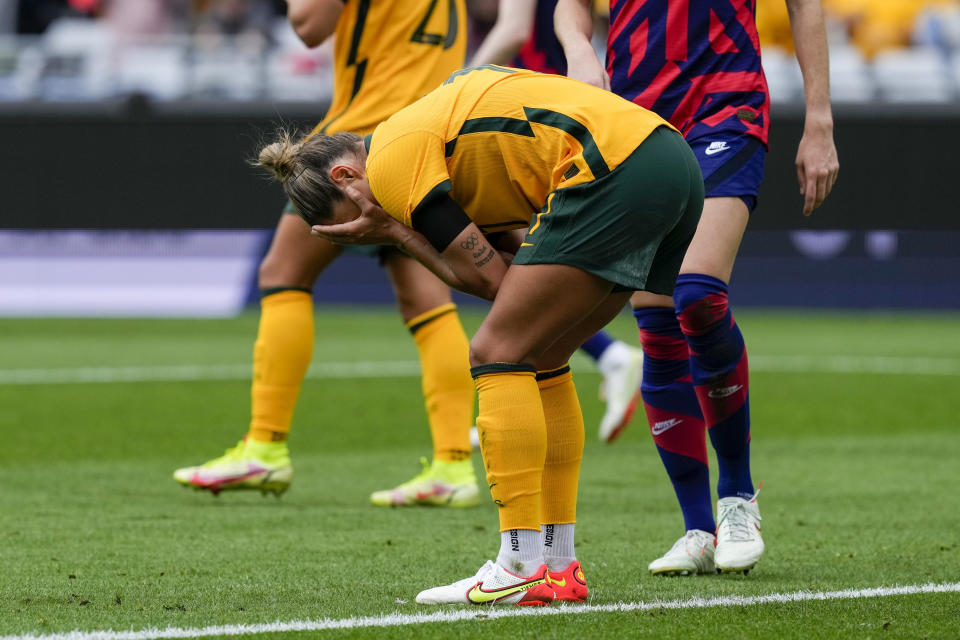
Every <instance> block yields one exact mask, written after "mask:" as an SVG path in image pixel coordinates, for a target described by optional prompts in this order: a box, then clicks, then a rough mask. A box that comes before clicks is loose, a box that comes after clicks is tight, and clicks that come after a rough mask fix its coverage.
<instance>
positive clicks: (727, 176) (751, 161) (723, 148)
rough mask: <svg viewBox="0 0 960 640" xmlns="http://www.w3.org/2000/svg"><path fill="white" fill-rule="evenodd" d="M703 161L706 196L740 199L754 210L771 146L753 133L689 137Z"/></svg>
mask: <svg viewBox="0 0 960 640" xmlns="http://www.w3.org/2000/svg"><path fill="white" fill-rule="evenodd" d="M687 144H689V145H690V148H691V149H693V154H694V155H695V156H696V157H697V162H699V163H700V172H701V173H703V188H704V192H705V197H707V198H722V197H732V198H740V199H741V200H743V201H744V203H745V204H746V205H747V210H749V211H753V209H754V208H755V207H756V206H757V194H758V193H759V191H760V183H761V182H763V165H764V162H765V161H766V159H767V148H766V147H765V146H764V145H763V143H762V142H760V141H759V140H757V139H756V138H754V137H753V136H745V135H738V134H736V133H711V134H707V135H703V136H700V137H699V138H694V139H688V140H687Z"/></svg>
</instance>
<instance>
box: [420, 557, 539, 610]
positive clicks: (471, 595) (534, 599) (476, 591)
mask: <svg viewBox="0 0 960 640" xmlns="http://www.w3.org/2000/svg"><path fill="white" fill-rule="evenodd" d="M555 595H556V594H555V593H554V591H553V588H552V587H550V585H549V584H548V583H547V565H545V564H542V565H540V568H539V569H537V570H536V571H535V572H534V574H533V575H532V576H529V577H526V578H524V577H521V576H518V575H515V574H513V573H511V572H509V571H507V570H506V569H504V568H503V567H501V566H500V565H498V564H495V563H493V562H491V561H489V560H487V562H486V564H484V565H483V566H482V567H480V570H479V571H477V574H476V575H475V576H473V577H472V578H464V579H463V580H458V581H457V582H454V583H453V584H448V585H446V586H443V587H434V588H433V589H427V590H426V591H421V592H420V593H418V594H417V604H486V605H494V604H515V605H521V606H537V607H542V606H544V605H547V604H550V603H551V602H553V600H554V597H555Z"/></svg>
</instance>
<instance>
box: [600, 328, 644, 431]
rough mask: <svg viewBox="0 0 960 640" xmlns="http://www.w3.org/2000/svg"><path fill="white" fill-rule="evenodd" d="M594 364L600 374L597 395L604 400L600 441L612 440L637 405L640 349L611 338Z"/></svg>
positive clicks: (641, 356) (631, 416)
mask: <svg viewBox="0 0 960 640" xmlns="http://www.w3.org/2000/svg"><path fill="white" fill-rule="evenodd" d="M597 367H598V368H599V369H600V373H601V374H603V384H602V386H601V387H600V396H601V397H602V398H603V400H604V401H605V402H606V403H607V410H606V411H605V412H604V414H603V418H602V419H601V420H600V429H599V432H598V435H599V437H600V440H601V441H603V442H613V441H614V440H615V439H616V438H617V436H619V435H620V434H621V433H623V430H624V429H626V428H627V425H628V424H630V420H631V418H633V414H634V413H635V412H636V410H637V407H638V406H639V405H640V401H641V397H640V381H641V379H642V377H643V351H641V350H640V349H637V348H635V347H631V346H630V345H628V344H626V343H623V342H620V341H617V342H614V343H613V344H612V345H610V346H609V347H607V350H606V351H604V352H603V355H601V356H600V360H599V361H598V362H597Z"/></svg>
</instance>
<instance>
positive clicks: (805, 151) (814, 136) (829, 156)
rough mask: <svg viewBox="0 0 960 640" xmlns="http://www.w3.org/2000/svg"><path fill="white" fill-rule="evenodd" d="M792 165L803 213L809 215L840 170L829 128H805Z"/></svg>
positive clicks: (826, 192) (831, 186) (824, 195)
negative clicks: (795, 172) (795, 170)
mask: <svg viewBox="0 0 960 640" xmlns="http://www.w3.org/2000/svg"><path fill="white" fill-rule="evenodd" d="M796 165H797V181H798V182H799V183H800V193H801V194H802V195H803V215H805V216H809V215H810V214H811V213H813V210H814V209H816V208H817V207H819V206H820V205H821V204H823V201H824V200H826V199H827V196H828V195H830V191H831V190H832V189H833V185H834V183H835V182H836V181H837V174H839V173H840V161H839V160H838V159H837V148H836V146H835V145H834V143H833V131H832V129H828V128H813V129H805V130H804V132H803V137H802V138H801V139H800V147H799V148H798V149H797V160H796Z"/></svg>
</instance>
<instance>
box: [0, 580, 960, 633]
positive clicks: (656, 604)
mask: <svg viewBox="0 0 960 640" xmlns="http://www.w3.org/2000/svg"><path fill="white" fill-rule="evenodd" d="M958 592H960V582H952V583H946V584H932V583H931V584H924V585H907V586H902V587H875V588H869V589H844V590H843V591H794V592H792V593H771V594H768V595H763V596H719V597H716V598H690V599H689V600H666V601H660V600H655V601H653V602H618V603H616V604H600V605H573V606H557V607H544V608H536V609H532V608H522V609H521V608H519V607H503V608H493V607H484V608H483V609H479V608H477V607H469V608H457V609H446V610H441V611H435V612H433V613H414V614H410V613H391V614H384V615H379V616H365V617H361V618H340V619H335V618H333V619H331V618H323V619H321V620H291V621H289V622H281V621H279V620H278V621H277V622H269V623H264V624H228V625H220V626H211V627H201V628H193V629H190V628H186V629H185V628H178V627H167V628H166V629H156V628H152V629H142V630H140V631H133V630H130V631H112V630H105V631H68V632H65V633H51V634H26V635H18V636H0V640H152V639H154V638H202V637H207V636H240V635H253V634H266V633H270V634H275V633H285V632H290V631H324V630H327V629H364V628H373V627H401V626H409V625H417V624H429V623H438V622H460V621H469V620H477V619H495V618H518V617H520V616H528V617H543V616H557V615H575V614H584V613H625V612H631V611H648V610H651V609H705V608H710V607H745V606H753V605H762V604H783V603H789V602H806V601H810V600H820V601H823V600H848V599H854V598H885V597H889V596H905V595H915V594H928V593H958Z"/></svg>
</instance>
